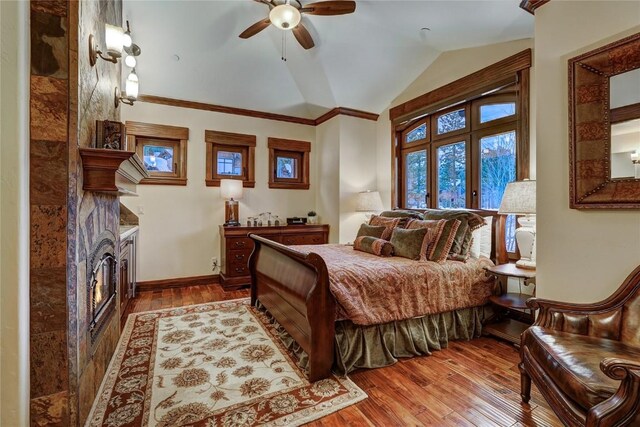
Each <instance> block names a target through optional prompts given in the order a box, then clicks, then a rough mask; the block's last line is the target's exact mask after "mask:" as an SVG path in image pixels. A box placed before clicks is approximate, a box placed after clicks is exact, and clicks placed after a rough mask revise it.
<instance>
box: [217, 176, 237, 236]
mask: <svg viewBox="0 0 640 427" xmlns="http://www.w3.org/2000/svg"><path fill="white" fill-rule="evenodd" d="M220 196H222V198H223V199H225V202H224V221H225V222H224V225H225V226H239V225H240V222H239V218H240V217H239V216H238V199H242V181H240V180H239V179H221V180H220Z"/></svg>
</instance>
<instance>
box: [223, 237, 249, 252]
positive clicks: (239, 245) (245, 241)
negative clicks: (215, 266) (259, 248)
mask: <svg viewBox="0 0 640 427" xmlns="http://www.w3.org/2000/svg"><path fill="white" fill-rule="evenodd" d="M227 249H229V250H232V251H234V250H238V249H240V250H248V251H249V253H251V251H252V250H253V240H251V239H250V238H249V237H231V238H227Z"/></svg>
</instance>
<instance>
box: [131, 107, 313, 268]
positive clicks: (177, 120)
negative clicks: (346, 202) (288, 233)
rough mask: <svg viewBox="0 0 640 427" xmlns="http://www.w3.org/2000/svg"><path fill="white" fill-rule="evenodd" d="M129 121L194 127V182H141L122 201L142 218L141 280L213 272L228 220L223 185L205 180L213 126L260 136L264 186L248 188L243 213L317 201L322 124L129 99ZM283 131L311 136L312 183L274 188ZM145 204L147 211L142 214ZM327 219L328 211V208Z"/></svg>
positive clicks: (294, 208)
mask: <svg viewBox="0 0 640 427" xmlns="http://www.w3.org/2000/svg"><path fill="white" fill-rule="evenodd" d="M121 108H122V113H121V114H122V121H127V120H133V121H140V122H146V123H158V124H165V125H172V126H183V127H187V128H189V143H188V153H187V159H188V162H187V163H188V177H187V178H188V180H189V181H188V184H187V186H186V187H183V186H168V185H139V186H138V194H139V197H128V198H127V197H123V198H122V199H121V200H122V203H123V204H124V205H125V206H127V207H128V208H129V209H131V211H132V212H134V213H135V214H137V215H138V216H139V217H140V247H139V275H138V280H140V281H145V280H157V279H168V278H177V277H190V276H200V275H207V274H212V270H211V258H212V257H218V259H220V249H219V248H220V237H219V233H218V226H219V225H220V224H222V223H224V201H223V199H221V198H220V189H219V188H217V187H206V186H205V182H204V181H205V162H206V160H205V159H206V157H205V156H206V150H205V148H206V146H205V143H204V131H205V129H210V130H219V131H225V132H237V133H246V134H251V135H256V136H257V147H256V164H255V167H256V186H255V188H245V191H244V196H243V199H242V200H240V219H241V221H243V222H244V221H246V218H247V217H248V216H254V215H255V214H258V213H260V212H267V211H268V212H272V213H273V214H275V215H278V216H280V218H282V219H283V220H284V219H285V218H286V217H288V216H289V217H290V216H294V215H295V216H306V214H307V212H308V211H309V210H312V209H315V208H316V192H317V191H318V188H319V186H320V185H321V183H320V181H319V180H318V179H317V173H316V169H317V168H316V159H317V157H318V152H317V147H316V144H315V128H314V127H313V126H303V125H297V124H292V123H284V122H276V121H272V120H262V119H254V118H249V117H241V116H234V115H228V114H220V113H213V112H209V111H201V110H194V109H186V108H176V107H169V106H164V105H156V104H148V103H144V102H138V103H136V104H135V105H134V106H133V107H127V106H123V107H121ZM270 136H273V137H280V138H289V139H300V140H305V141H310V142H311V167H310V172H311V188H310V189H309V190H272V189H269V188H268V175H267V173H268V172H267V171H268V161H269V155H268V150H267V138H268V137H270ZM139 207H142V209H143V210H144V214H142V215H140V214H139V213H138V212H139ZM320 215H321V221H322V220H323V219H324V218H322V212H320Z"/></svg>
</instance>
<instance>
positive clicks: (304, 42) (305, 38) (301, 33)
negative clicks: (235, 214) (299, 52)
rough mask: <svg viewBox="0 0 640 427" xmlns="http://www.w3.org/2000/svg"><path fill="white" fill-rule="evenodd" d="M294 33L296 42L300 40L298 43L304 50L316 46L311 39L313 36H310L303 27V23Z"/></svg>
mask: <svg viewBox="0 0 640 427" xmlns="http://www.w3.org/2000/svg"><path fill="white" fill-rule="evenodd" d="M292 31H293V35H294V37H295V38H296V40H298V43H300V46H302V47H303V48H305V49H311V48H312V47H314V46H315V43H314V42H313V39H312V38H311V34H309V31H307V29H306V28H305V27H304V25H302V22H301V23H299V24H298V25H296V27H295V28H294V29H293V30H292Z"/></svg>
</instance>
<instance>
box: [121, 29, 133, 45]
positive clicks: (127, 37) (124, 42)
mask: <svg viewBox="0 0 640 427" xmlns="http://www.w3.org/2000/svg"><path fill="white" fill-rule="evenodd" d="M131 43H133V40H131V34H129V32H128V31H125V32H124V34H122V46H124V47H131Z"/></svg>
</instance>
